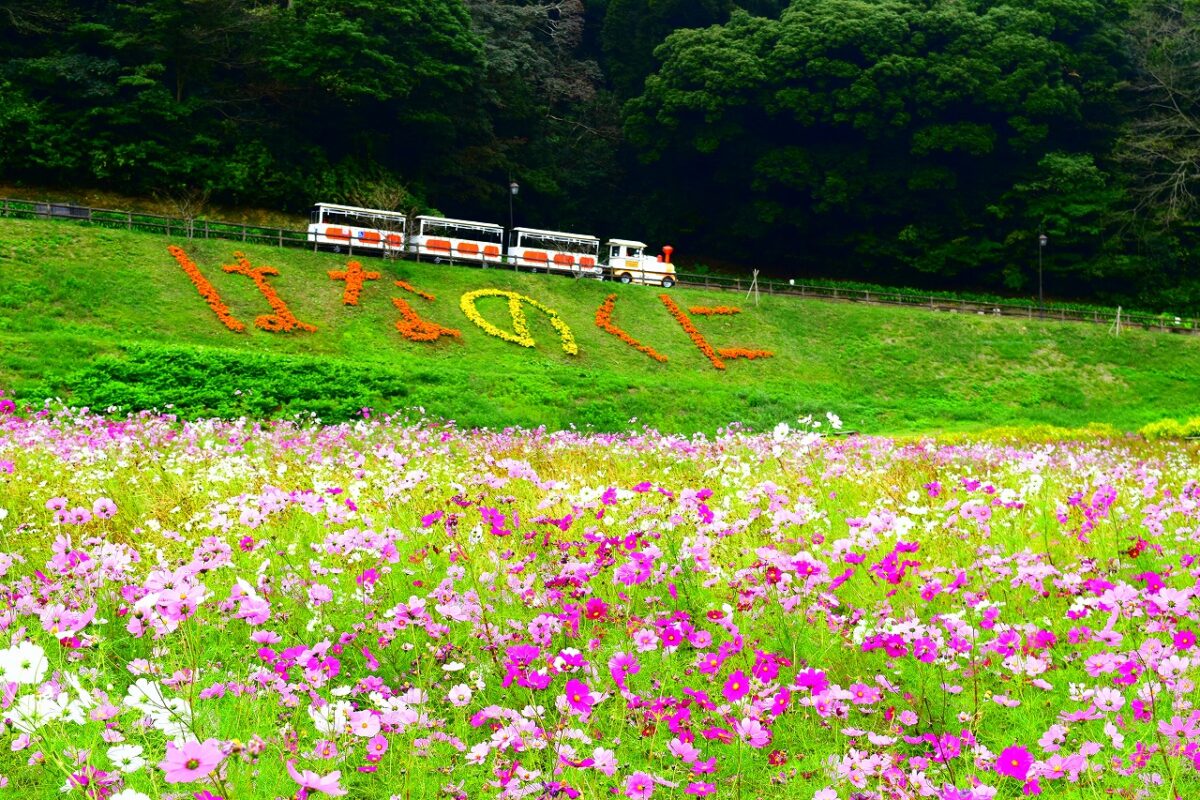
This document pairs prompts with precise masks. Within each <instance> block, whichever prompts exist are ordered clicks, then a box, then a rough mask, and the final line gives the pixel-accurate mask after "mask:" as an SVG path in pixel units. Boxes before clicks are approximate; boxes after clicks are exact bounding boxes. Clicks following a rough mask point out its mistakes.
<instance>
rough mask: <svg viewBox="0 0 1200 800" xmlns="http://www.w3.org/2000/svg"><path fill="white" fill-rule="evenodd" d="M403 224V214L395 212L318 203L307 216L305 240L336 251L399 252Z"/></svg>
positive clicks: (401, 243)
mask: <svg viewBox="0 0 1200 800" xmlns="http://www.w3.org/2000/svg"><path fill="white" fill-rule="evenodd" d="M405 224H406V219H405V216H404V214H401V213H399V212H396V211H382V210H380V209H375V208H358V207H356V206H343V205H337V204H336V203H317V204H316V205H315V206H313V210H312V214H311V215H310V216H309V224H308V241H310V242H312V243H313V245H314V247H316V248H317V249H326V250H333V251H334V252H336V253H354V252H355V251H359V252H367V253H376V254H379V255H387V254H400V253H403V252H404V249H405V245H406V241H405V238H404V230H405Z"/></svg>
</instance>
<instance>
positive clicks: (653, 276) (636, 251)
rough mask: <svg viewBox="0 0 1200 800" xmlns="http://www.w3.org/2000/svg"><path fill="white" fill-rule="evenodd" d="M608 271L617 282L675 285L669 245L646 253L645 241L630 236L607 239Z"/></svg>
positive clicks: (666, 286) (665, 287)
mask: <svg viewBox="0 0 1200 800" xmlns="http://www.w3.org/2000/svg"><path fill="white" fill-rule="evenodd" d="M606 246H607V247H608V272H609V275H610V276H611V277H612V279H613V280H616V281H620V282H621V283H640V284H643V285H647V286H661V287H663V288H664V289H670V288H671V287H672V286H674V285H675V265H674V264H672V263H671V253H672V252H673V248H672V247H671V246H670V245H667V246H666V247H664V248H663V251H662V255H661V256H648V255H646V243H645V242H635V241H633V240H631V239H609V240H608V244H607V245H606Z"/></svg>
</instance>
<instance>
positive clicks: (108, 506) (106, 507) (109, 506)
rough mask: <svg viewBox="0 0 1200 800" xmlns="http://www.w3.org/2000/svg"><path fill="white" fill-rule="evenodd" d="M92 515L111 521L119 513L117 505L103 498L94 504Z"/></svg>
mask: <svg viewBox="0 0 1200 800" xmlns="http://www.w3.org/2000/svg"><path fill="white" fill-rule="evenodd" d="M92 513H93V514H95V515H96V516H97V517H99V518H100V519H110V518H111V517H113V516H115V515H116V513H117V504H116V503H114V502H113V501H112V500H110V499H108V498H107V497H101V498H100V499H98V500H96V501H95V502H93V503H92Z"/></svg>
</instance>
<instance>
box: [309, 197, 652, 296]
mask: <svg viewBox="0 0 1200 800" xmlns="http://www.w3.org/2000/svg"><path fill="white" fill-rule="evenodd" d="M412 223H413V224H412V230H411V231H410V230H409V229H408V228H409V220H408V218H407V217H406V216H405V215H404V214H400V213H397V212H395V211H381V210H379V209H371V208H358V207H356V206H345V205H337V204H334V203H317V204H316V205H315V206H314V207H313V210H312V215H311V217H310V219H309V225H308V241H309V242H311V243H312V245H313V247H314V248H315V249H322V250H332V251H334V252H339V253H349V254H354V253H361V254H372V255H395V256H403V257H411V258H416V259H417V260H418V261H420V260H422V259H423V258H424V259H432V260H434V261H448V262H450V263H461V264H471V265H475V266H481V267H489V266H501V265H515V266H516V267H517V268H518V269H527V270H531V271H534V272H547V273H551V272H553V273H559V274H565V275H573V276H575V277H581V278H597V279H600V280H604V279H606V278H607V279H609V280H616V281H620V282H621V283H638V284H644V285H652V286H661V287H663V288H665V289H669V288H671V287H672V286H674V285H675V282H676V281H675V266H674V265H673V264H672V263H671V252H672V248H671V247H670V246H666V247H663V249H662V255H658V256H652V255H648V254H647V253H646V244H645V243H644V242H637V241H633V240H632V239H609V240H608V242H607V243H605V244H604V246H603V248H602V247H601V244H600V240H599V239H598V238H596V237H595V236H588V235H585V234H579V233H567V232H565V231H548V230H540V229H537V228H513V229H512V230H510V231H508V236H507V237H506V236H505V229H504V227H503V226H501V225H496V224H493V223H490V222H473V221H471V220H463V219H450V218H447V217H433V216H428V215H422V216H418V217H415V218H413V220H412Z"/></svg>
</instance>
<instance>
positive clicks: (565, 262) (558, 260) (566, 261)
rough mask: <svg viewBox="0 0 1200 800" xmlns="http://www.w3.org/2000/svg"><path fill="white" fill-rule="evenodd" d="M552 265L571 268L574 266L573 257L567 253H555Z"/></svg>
mask: <svg viewBox="0 0 1200 800" xmlns="http://www.w3.org/2000/svg"><path fill="white" fill-rule="evenodd" d="M554 263H555V264H559V265H561V266H564V267H573V266H575V256H573V255H570V254H569V253H555V254H554Z"/></svg>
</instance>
